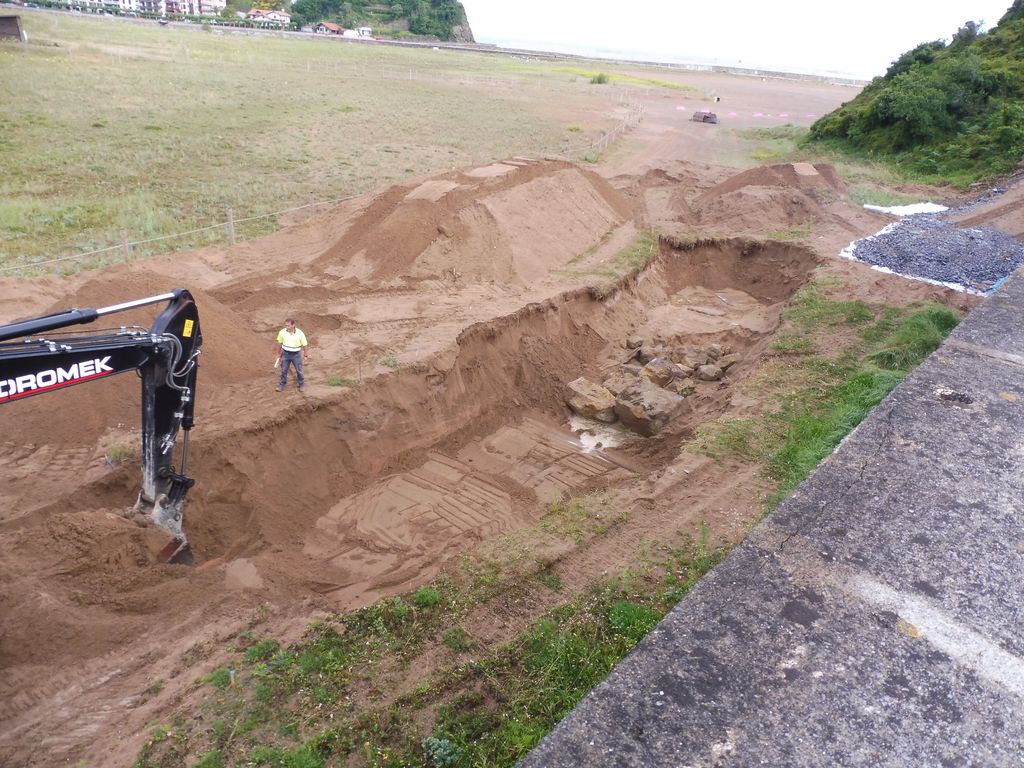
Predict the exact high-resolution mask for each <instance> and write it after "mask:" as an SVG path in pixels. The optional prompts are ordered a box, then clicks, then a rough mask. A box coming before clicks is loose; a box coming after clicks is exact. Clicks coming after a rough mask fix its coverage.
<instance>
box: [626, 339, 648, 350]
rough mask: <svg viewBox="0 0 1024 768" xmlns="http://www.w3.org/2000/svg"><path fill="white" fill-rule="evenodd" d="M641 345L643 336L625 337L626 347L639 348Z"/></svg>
mask: <svg viewBox="0 0 1024 768" xmlns="http://www.w3.org/2000/svg"><path fill="white" fill-rule="evenodd" d="M643 345H644V339H643V336H629V337H628V338H627V339H626V349H640V347H642V346H643Z"/></svg>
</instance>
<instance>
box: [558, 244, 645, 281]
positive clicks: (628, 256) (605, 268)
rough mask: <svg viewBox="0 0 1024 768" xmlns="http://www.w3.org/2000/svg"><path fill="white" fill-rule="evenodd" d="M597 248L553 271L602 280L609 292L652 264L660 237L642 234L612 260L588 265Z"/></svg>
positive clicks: (569, 275) (563, 274)
mask: <svg viewBox="0 0 1024 768" xmlns="http://www.w3.org/2000/svg"><path fill="white" fill-rule="evenodd" d="M596 247H597V246H595V248H592V249H591V250H590V251H588V252H586V253H584V254H582V255H580V256H577V257H576V258H574V259H573V260H572V261H571V262H569V266H567V267H564V268H562V269H556V270H553V271H554V272H555V273H556V274H559V275H562V276H563V277H599V278H602V279H603V280H604V281H605V283H604V284H603V285H602V286H600V287H601V288H602V290H607V289H608V288H610V287H611V285H612V284H615V283H618V281H619V280H621V279H622V278H623V277H624V276H625V275H628V274H629V273H630V272H634V271H635V270H638V269H643V268H644V267H646V266H647V265H648V264H649V263H650V262H651V259H653V258H654V257H655V256H656V255H657V253H658V235H657V233H656V232H652V231H644V232H641V233H640V235H639V236H638V237H637V238H636V240H634V241H633V242H632V243H631V244H630V245H628V246H627V247H626V248H623V249H622V250H621V251H619V252H618V253H616V254H615V255H614V256H613V257H611V258H610V259H605V260H603V261H600V262H591V263H586V262H587V261H588V259H589V258H590V257H591V256H592V255H593V251H594V250H595V249H596Z"/></svg>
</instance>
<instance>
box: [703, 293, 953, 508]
mask: <svg viewBox="0 0 1024 768" xmlns="http://www.w3.org/2000/svg"><path fill="white" fill-rule="evenodd" d="M958 322H959V317H958V316H957V315H956V314H955V313H954V312H952V311H951V310H949V309H948V308H946V307H944V306H940V305H937V304H925V305H914V306H909V307H881V306H871V305H868V304H865V303H864V302H860V301H836V300H834V299H831V298H829V297H828V296H827V295H826V292H825V290H823V287H822V286H821V285H815V284H811V285H808V286H806V287H804V288H803V289H802V290H801V291H799V292H798V293H797V295H796V297H795V298H794V301H793V303H792V306H791V307H790V308H789V310H788V311H787V312H786V313H785V325H784V327H783V329H782V333H781V334H780V336H779V340H778V341H777V342H776V344H775V345H774V346H773V348H772V351H773V352H774V353H775V356H774V358H773V359H770V360H769V361H768V362H767V364H766V365H765V366H764V367H763V368H762V370H761V372H760V373H759V374H758V375H757V376H756V377H755V378H754V379H753V380H752V381H750V382H747V383H746V385H745V386H747V387H750V388H756V389H758V390H760V391H762V392H769V393H771V394H772V396H773V398H774V402H775V407H774V409H773V410H770V411H769V412H767V413H765V414H763V415H761V416H758V417H754V418H744V419H734V418H721V419H718V420H716V421H714V422H711V423H708V424H705V425H704V426H702V427H701V428H700V429H699V430H698V433H697V437H696V438H695V440H694V444H693V448H694V449H695V450H697V451H698V452H701V453H704V454H706V455H709V456H712V457H715V458H725V457H728V458H732V459H738V460H740V461H744V462H750V463H758V464H761V465H763V466H764V467H765V469H766V471H767V474H768V476H769V477H770V478H771V479H772V480H773V481H774V482H775V483H776V485H777V488H778V491H777V493H775V494H774V495H773V496H772V497H771V498H770V499H769V509H770V508H772V507H774V506H775V505H776V504H778V502H780V501H781V500H782V499H783V498H785V496H786V495H788V494H789V493H790V492H791V491H792V490H793V489H794V488H796V486H797V485H799V484H800V482H801V481H802V480H803V479H804V478H805V477H807V475H808V474H810V472H811V471H812V470H813V469H814V468H815V467H816V466H817V465H818V464H819V463H820V461H821V460H822V459H823V458H824V457H825V456H827V455H828V454H829V453H831V452H832V450H833V449H834V448H835V447H836V446H837V445H838V444H839V442H840V441H841V440H842V439H843V438H844V437H845V436H846V435H847V434H849V433H850V431H851V430H853V428H854V427H856V426H857V425H858V424H859V423H860V422H861V421H862V420H863V419H864V417H865V416H867V415H868V413H870V411H871V409H872V408H874V407H875V406H876V405H877V404H878V403H879V402H881V401H882V400H883V399H884V398H885V396H886V395H888V394H889V393H890V392H891V391H892V390H893V389H894V388H895V387H896V386H897V385H898V384H899V383H900V382H901V381H902V380H903V379H904V378H905V377H906V375H907V374H908V373H909V372H910V371H911V370H912V369H913V368H914V367H916V366H917V365H918V364H920V363H921V362H922V361H923V360H924V359H925V358H926V357H927V356H928V355H929V354H931V353H932V352H933V351H934V350H935V349H937V348H938V346H939V344H941V343H942V340H943V339H944V338H945V337H946V336H947V335H948V334H949V332H950V331H951V330H952V329H953V328H954V327H956V325H957V323H958ZM842 329H846V330H847V331H848V334H847V336H846V338H848V339H849V341H848V342H847V343H846V344H845V346H843V347H842V348H839V349H837V348H835V342H836V339H841V338H843V334H842V333H837V331H841V330H842ZM819 339H827V340H828V342H829V345H830V346H831V349H829V350H828V353H829V354H828V356H825V355H822V354H816V353H815V352H816V349H817V342H818V341H819Z"/></svg>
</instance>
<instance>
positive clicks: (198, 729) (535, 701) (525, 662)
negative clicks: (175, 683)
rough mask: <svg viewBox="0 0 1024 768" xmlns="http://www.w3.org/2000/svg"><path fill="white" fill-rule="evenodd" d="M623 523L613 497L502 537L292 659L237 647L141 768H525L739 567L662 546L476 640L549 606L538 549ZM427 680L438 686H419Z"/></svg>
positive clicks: (259, 646) (252, 642)
mask: <svg viewBox="0 0 1024 768" xmlns="http://www.w3.org/2000/svg"><path fill="white" fill-rule="evenodd" d="M617 508H618V504H617V502H616V501H615V500H614V499H612V498H610V497H608V496H605V495H588V496H583V497H578V498H572V499H567V500H564V501H560V502H557V503H555V504H552V505H551V506H550V508H549V509H548V512H547V514H546V515H545V516H544V518H543V519H542V521H541V524H540V525H539V526H537V527H536V530H535V531H534V533H533V534H532V535H533V537H534V538H532V539H530V541H527V540H526V537H528V536H529V535H530V534H528V532H522V531H520V532H518V533H517V534H513V535H510V536H509V537H502V539H503V540H502V541H500V542H497V543H495V545H494V548H493V550H492V552H491V553H490V554H488V553H486V552H483V553H478V554H475V555H467V556H465V557H464V558H463V561H462V563H461V565H460V566H459V567H458V568H455V569H453V570H452V571H451V572H450V573H448V574H446V575H443V576H441V577H439V578H438V579H436V580H435V581H434V582H432V583H431V584H429V585H426V586H423V587H421V588H419V589H418V590H416V591H415V592H412V593H410V594H406V595H402V596H396V597H392V598H388V599H385V600H381V601H379V602H378V603H376V604H374V605H371V606H369V607H367V608H364V609H362V610H360V611H356V612H354V613H351V614H348V615H345V616H329V617H326V618H324V619H323V620H321V621H317V622H314V623H313V624H311V625H310V626H309V627H308V628H307V630H306V632H305V634H304V636H303V637H302V638H301V639H300V640H299V641H298V642H295V643H293V644H292V645H289V646H287V647H284V646H281V645H280V644H279V643H278V642H277V641H276V640H274V639H273V638H269V637H259V636H257V635H256V634H255V633H254V632H253V631H251V630H247V631H245V632H241V633H239V634H238V635H236V636H235V637H233V638H231V640H230V643H231V645H230V647H229V648H226V649H224V654H222V655H226V656H227V659H228V660H227V661H226V662H225V663H223V664H222V666H220V667H218V668H217V669H215V670H214V671H213V672H211V673H210V674H207V675H204V676H202V677H200V678H199V679H197V680H196V682H195V684H194V687H193V696H192V699H191V700H190V701H188V702H187V703H186V704H184V705H183V706H182V707H181V708H180V709H179V711H178V713H177V715H176V716H175V717H174V719H173V721H172V722H171V723H170V724H168V725H161V726H160V727H157V728H155V729H154V731H153V732H152V735H151V736H150V738H149V739H148V740H147V742H146V743H145V745H144V747H143V749H142V751H141V753H140V754H139V756H138V758H137V760H136V762H135V764H134V765H135V768H157V767H158V766H160V767H162V766H172V765H174V766H177V765H182V764H195V761H197V760H199V761H200V762H199V764H202V765H208V766H242V765H258V766H263V765H266V766H309V767H319V766H327V765H366V766H386V765H395V766H416V767H419V766H422V767H423V768H435V767H436V766H442V765H444V766H467V767H468V766H479V765H489V766H509V765H512V764H513V763H515V762H516V760H518V759H519V758H521V757H522V756H523V755H524V754H525V753H526V752H527V751H529V749H530V748H532V747H533V746H534V745H535V744H536V743H537V742H538V741H539V740H540V739H541V738H542V737H543V736H544V735H545V734H546V733H547V732H548V731H550V729H551V728H552V727H553V726H554V725H555V724H556V723H557V722H558V721H559V720H560V719H561V718H562V717H563V716H564V715H565V714H566V713H567V712H568V711H569V710H570V709H572V707H573V706H575V704H576V703H577V702H578V701H579V700H580V699H581V698H582V697H583V696H585V695H586V694H587V692H589V691H590V690H591V689H592V688H593V686H594V685H596V684H597V683H598V682H600V681H601V680H602V679H604V677H605V676H606V675H607V674H608V672H609V671H610V669H611V668H612V666H614V664H615V663H616V662H618V661H619V660H620V659H621V658H622V657H623V656H624V655H625V654H626V653H628V652H629V650H630V649H631V648H632V647H633V646H634V645H635V644H636V643H637V642H638V641H639V640H640V639H641V638H642V637H643V636H644V635H645V634H646V633H647V632H648V631H649V630H650V629H651V628H652V627H653V626H654V625H655V624H656V623H657V622H658V620H659V619H660V618H661V617H662V616H663V615H664V614H665V613H666V612H667V611H668V610H669V609H670V608H671V607H672V606H673V605H674V604H675V603H676V602H678V601H679V600H680V599H681V598H682V597H683V596H684V595H685V594H686V593H687V592H688V591H689V590H690V588H691V587H692V586H693V585H694V584H695V583H696V582H697V581H698V580H699V579H700V577H701V576H703V575H704V574H705V573H707V571H709V570H710V569H711V568H712V567H714V565H716V564H717V563H718V562H720V561H721V559H722V558H723V557H724V555H725V553H726V551H725V549H724V548H722V547H715V546H712V545H711V543H710V542H709V537H708V532H707V529H706V528H702V529H701V531H700V534H699V535H698V536H697V537H692V536H684V535H680V537H679V538H678V539H677V540H676V541H674V542H672V543H670V544H665V545H659V546H656V547H652V546H650V545H649V546H648V547H647V550H646V553H645V554H646V557H645V559H644V560H645V567H644V568H643V569H642V570H639V571H624V572H623V573H621V574H619V575H617V576H614V577H611V578H606V579H605V580H603V581H600V582H598V583H594V584H592V585H590V586H589V587H587V588H585V589H583V590H581V591H580V592H578V593H577V594H575V595H573V596H569V597H567V599H565V600H564V602H561V603H560V604H554V607H552V608H551V609H550V610H547V611H542V612H538V613H537V614H536V618H534V619H533V620H531V621H529V622H527V624H526V626H525V627H524V629H523V630H522V631H520V632H519V633H517V634H515V635H514V636H512V637H510V638H508V639H506V640H504V641H494V642H491V643H489V644H488V643H487V642H486V641H484V640H481V639H478V638H476V637H474V636H473V633H472V623H471V618H472V616H473V615H475V612H479V611H480V610H484V611H491V612H492V613H493V614H494V615H508V614H509V613H510V610H511V606H512V605H513V604H519V605H532V604H533V603H534V602H535V598H533V597H531V595H532V594H533V593H534V591H536V590H544V591H545V592H546V593H547V594H551V592H550V589H552V587H551V586H550V585H551V584H553V583H556V582H557V579H552V578H550V577H551V576H552V575H553V574H551V572H550V565H551V563H550V562H547V561H545V560H543V559H538V557H537V546H536V544H537V541H538V539H537V538H536V537H537V536H538V535H541V540H542V541H544V540H547V541H552V540H558V539H560V538H563V539H564V537H566V536H570V537H575V536H576V535H577V534H578V532H579V531H581V530H584V531H585V532H586V535H588V536H600V535H602V534H603V533H604V532H607V530H609V527H610V526H613V525H614V524H615V522H616V520H621V519H622V518H621V515H620V514H619V513H617V511H616V510H617ZM542 534H546V535H547V539H545V538H544V536H543V535H542ZM558 585H559V586H560V584H558ZM423 659H427V660H428V661H426V662H424V661H423ZM431 660H432V661H431ZM414 666H417V667H418V668H422V669H426V670H428V671H427V672H425V673H423V674H421V675H419V676H416V675H410V673H409V670H410V669H411V668H413V667H414Z"/></svg>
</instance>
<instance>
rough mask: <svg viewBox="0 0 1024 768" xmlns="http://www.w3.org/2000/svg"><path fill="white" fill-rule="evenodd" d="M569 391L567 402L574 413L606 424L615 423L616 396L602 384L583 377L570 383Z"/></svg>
mask: <svg viewBox="0 0 1024 768" xmlns="http://www.w3.org/2000/svg"><path fill="white" fill-rule="evenodd" d="M568 390H569V391H568V393H567V394H566V398H565V402H566V404H567V405H568V406H569V407H570V408H571V409H572V410H573V412H574V413H578V414H579V415H580V416H585V417H586V418H588V419H597V420H598V421H603V422H604V423H605V424H611V423H612V422H613V421H615V395H613V394H612V393H611V392H609V391H608V390H607V389H605V388H604V387H602V386H601V385H600V384H595V383H594V382H592V381H590V380H588V379H585V378H584V377H582V376H581V377H580V378H578V379H576V380H575V381H570V382H569V384H568Z"/></svg>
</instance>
